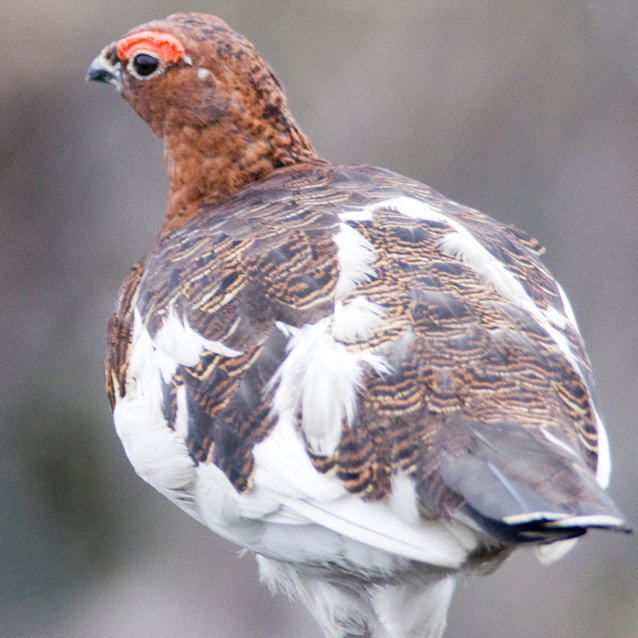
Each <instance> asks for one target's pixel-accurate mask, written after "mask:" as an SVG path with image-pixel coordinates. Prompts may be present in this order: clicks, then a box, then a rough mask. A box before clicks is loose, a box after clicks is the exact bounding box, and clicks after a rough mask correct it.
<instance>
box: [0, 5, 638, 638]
mask: <svg viewBox="0 0 638 638" xmlns="http://www.w3.org/2000/svg"><path fill="white" fill-rule="evenodd" d="M2 4H3V6H2V15H1V16H0V42H1V43H2V44H1V45H0V46H1V48H2V64H1V65H0V92H1V93H0V134H1V144H0V260H1V268H0V286H1V287H2V292H1V299H2V310H1V313H0V329H1V333H0V334H2V340H1V348H2V351H1V353H0V354H1V356H0V388H1V391H2V399H1V401H0V418H1V419H2V425H1V427H0V485H1V490H0V506H1V517H0V623H1V625H0V633H1V634H2V635H3V636H10V637H12V638H13V637H18V636H29V637H35V638H40V637H41V638H44V637H45V636H46V637H54V638H58V637H60V638H62V637H64V638H68V637H75V636H78V637H80V636H82V637H84V636H91V637H96V638H102V637H118V638H128V637H131V638H144V637H146V636H149V637H150V636H153V637H154V638H164V637H166V638H168V637H174V636H179V637H180V638H199V637H202V638H203V637H211V638H212V637H219V638H240V637H246V636H256V637H258V636H264V637H267V636H280V637H282V638H284V637H290V638H293V637H298V636H302V635H303V636H308V637H309V638H314V637H318V636H319V633H318V630H317V628H316V627H315V625H314V623H313V621H312V620H311V619H310V618H309V616H308V615H307V614H306V612H305V611H304V610H303V609H302V608H301V607H300V606H299V605H298V604H290V603H289V602H288V601H287V600H286V599H285V598H283V597H277V598H275V599H272V598H271V597H270V595H269V593H268V592H267V591H266V590H265V589H264V588H263V587H261V586H259V585H258V583H257V579H256V568H255V565H254V561H253V559H252V558H251V557H250V556H244V557H242V558H238V556H237V553H238V552H237V549H236V548H235V547H233V546H231V545H229V544H227V543H225V542H224V541H221V540H219V539H217V538H216V537H215V536H214V535H213V534H212V533H209V532H207V530H205V529H203V528H201V527H200V526H198V524H197V523H195V522H194V521H191V520H190V519H189V518H188V517H186V516H185V515H184V514H182V513H181V512H180V511H178V509H177V508H175V507H174V506H173V505H171V504H170V503H168V501H165V500H164V499H163V498H162V497H160V496H159V495H157V494H155V492H154V491H153V490H152V489H151V488H149V487H147V486H146V485H145V484H143V483H142V482H141V481H140V480H139V479H137V478H136V477H135V475H134V473H133V471H132V469H131V468H130V467H129V465H128V463H127V461H126V459H125V457H124V454H123V452H122V450H121V447H120V444H119V442H118V440H117V439H116V436H115V434H114V431H113V429H112V426H111V422H110V415H109V412H108V408H107V404H106V399H105V396H104V391H103V387H102V374H103V373H102V358H103V349H104V331H105V324H106V320H107V317H108V315H109V313H110V312H111V309H112V304H113V301H114V298H115V293H116V290H117V288H118V286H119V283H120V281H121V280H122V278H123V277H124V275H125V274H126V272H127V270H128V268H129V267H130V265H131V264H132V262H133V261H134V260H135V259H136V258H137V257H138V256H140V255H141V254H142V253H143V252H144V251H145V250H146V248H147V247H148V246H149V245H150V243H151V241H152V238H153V237H154V235H155V233H156V232H157V230H158V229H159V226H160V224H161V221H162V214H163V209H164V205H165V196H166V178H165V176H164V167H163V161H162V157H161V146H160V143H159V142H158V141H157V140H156V139H155V138H154V137H153V135H152V133H151V132H150V131H149V130H147V129H146V126H145V125H144V123H143V122H142V121H141V120H138V119H137V118H136V116H135V115H134V114H133V113H132V111H131V110H130V109H129V108H128V107H127V105H126V104H125V103H124V102H123V101H122V100H121V99H120V98H119V97H118V96H117V95H116V94H115V92H114V91H113V90H111V89H110V88H105V87H103V86H97V85H92V86H85V85H84V82H83V78H84V73H85V71H86V68H87V66H88V64H89V63H90V61H91V60H92V59H93V57H94V56H95V55H96V54H97V53H98V52H99V50H100V49H101V48H102V46H103V45H105V44H107V43H108V42H110V41H112V40H115V39H117V38H119V37H120V36H121V35H122V34H123V33H124V32H125V31H127V30H128V29H129V28H130V27H132V26H134V25H136V24H139V23H140V22H144V21H146V20H148V19H152V18H157V17H163V16H165V15H167V14H168V13H172V12H175V11H177V10H183V9H196V10H203V11H208V12H213V13H216V14H218V15H220V16H221V17H222V18H224V19H225V20H227V21H228V22H229V23H230V24H231V26H233V27H234V28H236V29H237V30H238V31H240V32H241V33H244V34H245V35H246V36H248V37H249V39H251V40H252V41H253V42H255V44H256V45H257V46H258V48H259V49H260V50H261V52H262V53H263V55H264V57H265V58H266V59H267V60H269V61H270V63H271V64H272V65H273V67H274V68H275V70H276V71H277V73H278V75H279V78H280V80H281V81H282V82H283V84H284V86H285V87H286V88H287V92H288V95H289V98H290V103H291V106H292V109H293V111H294V113H295V115H296V117H297V119H298V121H299V123H300V125H301V126H302V128H303V129H304V130H305V131H306V133H307V134H308V135H309V136H310V138H311V139H312V140H313V141H314V143H315V145H316V146H317V148H318V149H319V150H320V152H321V153H322V154H323V155H324V156H325V157H328V158H330V159H332V160H334V161H336V162H366V163H372V164H378V165H382V166H386V167H389V168H392V169H394V170H396V171H399V172H402V173H404V174H407V175H410V176H412V177H416V178H418V179H420V180H422V181H424V182H426V183H428V184H430V185H431V186H433V187H435V188H437V189H438V190H440V191H442V192H443V193H445V194H447V195H448V196H449V197H451V198H453V199H455V200H457V201H460V202H463V203H465V204H468V205H472V206H474V207H477V208H479V209H481V210H483V211H485V212H488V213H490V214H492V215H493V216H495V217H497V218H499V219H501V220H503V221H505V222H509V223H514V224H517V225H519V226H521V227H523V228H525V229H526V230H527V231H528V232H530V233H532V234H533V235H535V236H536V237H538V238H539V239H540V240H541V241H542V242H543V243H544V244H545V245H546V247H547V254H546V258H545V260H546V263H547V264H548V265H549V267H550V268H551V270H552V271H553V272H554V274H555V275H556V276H557V277H558V278H559V279H560V280H561V281H562V283H563V285H564V287H565V288H566V290H567V291H568V293H569V295H570V297H571V299H572V302H573V305H574V307H575V310H576V313H577V315H578V317H579V321H580V325H581V329H582V332H583V334H584V337H585V340H586V342H587V344H588V347H589V353H590V355H591V358H592V360H593V364H594V369H595V372H596V375H597V379H598V383H599V388H600V392H601V395H602V399H603V406H604V408H605V416H606V421H607V424H608V430H609V434H610V438H611V442H612V452H613V458H614V474H613V480H612V485H611V491H612V494H613V496H614V497H615V499H616V500H617V502H618V503H619V505H620V506H621V507H622V509H623V510H624V512H625V513H626V515H627V516H628V517H629V519H630V520H632V521H633V523H634V524H636V523H637V522H638V498H637V497H636V493H637V490H638V485H636V472H635V465H636V460H635V459H636V458H637V457H638V449H637V442H638V441H637V435H636V428H635V403H636V395H637V394H638V392H637V391H638V383H637V378H638V365H637V362H638V357H637V348H638V346H637V343H638V341H637V339H636V332H637V327H638V325H637V324H638V322H637V320H636V315H637V310H638V295H636V282H637V279H638V252H637V251H636V245H637V243H638V118H637V110H638V3H636V2H635V0H605V2H600V1H597V0H573V1H571V0H476V1H471V0H467V1H462V0H447V1H443V0H430V1H426V0H402V1H399V0H395V1H394V2H386V1H383V2H382V1H375V0H368V1H365V2H364V1H355V0H353V1H348V0H322V1H315V2H299V1H296V2H295V1H292V0H288V1H286V0H281V1H276V0H270V1H268V2H257V1H252V2H251V1H248V0H245V1H242V0H234V1H232V2H231V1H229V0H219V1H216V2H212V1H211V2H187V1H183V2H180V3H179V4H176V3H174V2H167V1H154V2H151V1H150V0H137V1H136V2H130V0H109V1H108V2H99V3H98V2H88V3H87V2H86V0H66V1H60V2H50V3H48V2H47V3H44V2H36V1H35V0H23V1H22V2H20V3H13V5H14V6H12V7H11V8H9V7H8V6H6V5H8V4H9V2H8V1H7V0H3V3H2ZM637 550H638V542H637V539H636V537H635V536H634V537H626V536H623V535H620V534H613V533H609V534H603V533H593V534H590V535H588V537H586V538H585V539H583V540H582V541H581V542H580V543H579V545H578V547H577V548H576V549H575V551H573V552H572V553H571V554H570V555H568V556H567V557H566V558H565V559H564V560H562V561H561V562H560V563H558V564H556V565H555V566H552V567H550V568H541V567H540V566H538V565H537V564H536V563H535V560H534V557H533V556H532V555H531V553H530V552H526V551H522V552H520V553H519V554H518V555H517V556H515V557H513V558H512V559H510V560H509V561H507V562H506V563H505V564H504V565H503V566H502V567H501V568H500V569H499V570H498V571H497V572H496V573H495V574H493V575H491V576H489V577H486V578H483V577H474V578H469V579H467V580H465V581H462V582H461V583H460V585H459V587H458V590H457V595H456V597H455V599H454V602H453V604H452V608H451V612H450V621H449V630H448V633H447V636H449V637H450V638H454V637H456V638H460V637H462V636H463V637H469V636H471V637H472V638H481V637H483V636H490V637H491V638H505V637H508V638H509V637H511V636H517V637H518V638H532V637H537V636H560V637H561V638H575V637H576V636H578V637H579V638H594V637H596V638H598V637H603V636H605V637H606V636H614V637H619V638H629V637H634V638H635V636H637V635H638V575H637V574H638V551H637Z"/></svg>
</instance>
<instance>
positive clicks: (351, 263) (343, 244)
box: [333, 224, 377, 299]
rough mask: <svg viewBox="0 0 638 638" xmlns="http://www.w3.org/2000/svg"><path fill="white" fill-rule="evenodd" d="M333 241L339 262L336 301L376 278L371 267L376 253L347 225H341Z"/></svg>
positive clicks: (364, 239)
mask: <svg viewBox="0 0 638 638" xmlns="http://www.w3.org/2000/svg"><path fill="white" fill-rule="evenodd" d="M333 239H334V242H335V243H336V244H337V249H338V250H337V260H338V262H339V279H338V280H337V286H336V288H335V295H336V298H337V299H343V297H345V296H346V295H348V294H350V293H351V292H352V291H353V290H354V289H355V288H356V287H357V286H358V285H359V284H362V283H364V282H366V281H370V280H371V279H373V278H374V277H376V274H377V273H376V270H375V269H374V268H373V267H372V265H371V264H372V263H373V262H374V260H375V258H376V253H375V250H374V248H373V246H372V244H371V243H370V242H369V241H368V240H367V239H366V238H365V237H364V236H363V235H362V234H361V233H359V232H357V231H356V230H355V229H354V228H352V227H350V226H348V224H341V225H340V227H339V232H338V233H337V234H336V235H335V236H334V238H333Z"/></svg>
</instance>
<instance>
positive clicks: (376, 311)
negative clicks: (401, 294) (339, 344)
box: [332, 295, 387, 343]
mask: <svg viewBox="0 0 638 638" xmlns="http://www.w3.org/2000/svg"><path fill="white" fill-rule="evenodd" d="M386 315H387V312H386V310H385V308H383V307H382V306H380V305H379V304H376V303H373V302H372V301H369V300H368V298H367V297H366V296H365V295H361V296H359V297H355V298H354V299H353V300H352V301H350V302H349V303H343V302H342V301H337V302H336V303H335V310H334V315H333V321H332V334H333V336H334V337H335V339H339V340H340V341H345V342H346V343H352V342H354V341H357V340H359V339H368V338H370V337H371V336H372V335H373V333H374V332H375V331H376V330H378V329H379V328H381V327H382V326H383V321H384V319H385V317H386Z"/></svg>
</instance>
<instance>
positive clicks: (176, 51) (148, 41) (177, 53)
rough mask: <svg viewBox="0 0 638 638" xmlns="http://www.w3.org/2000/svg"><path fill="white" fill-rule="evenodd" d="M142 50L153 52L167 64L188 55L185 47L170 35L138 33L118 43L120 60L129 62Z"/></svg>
mask: <svg viewBox="0 0 638 638" xmlns="http://www.w3.org/2000/svg"><path fill="white" fill-rule="evenodd" d="M140 49H146V50H147V51H153V52H155V53H157V54H158V55H159V56H160V57H161V58H162V59H163V60H165V61H166V62H177V61H178V60H181V59H182V58H183V57H184V55H185V54H186V49H185V48H184V45H183V44H182V43H181V42H180V41H179V40H178V39H177V38H176V37H175V36H174V35H171V34H170V33H164V32H162V31H138V32H137V33H132V34H131V35H127V36H126V37H125V38H122V39H121V40H120V41H119V42H118V43H117V57H118V58H119V59H120V60H128V59H129V58H130V57H131V56H132V55H133V54H134V53H135V52H136V51H139V50H140Z"/></svg>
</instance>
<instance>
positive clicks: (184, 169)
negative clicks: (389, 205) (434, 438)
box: [161, 118, 323, 236]
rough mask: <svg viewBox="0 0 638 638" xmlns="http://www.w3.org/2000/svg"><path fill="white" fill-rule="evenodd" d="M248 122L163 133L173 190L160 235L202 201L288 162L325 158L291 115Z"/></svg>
mask: <svg viewBox="0 0 638 638" xmlns="http://www.w3.org/2000/svg"><path fill="white" fill-rule="evenodd" d="M250 124H251V125H250V126H247V125H246V122H237V121H234V120H231V119H230V118H229V119H228V121H221V122H219V121H218V122H216V123H214V124H212V125H210V126H208V127H204V128H198V127H194V126H193V127H189V126H183V127H180V129H179V130H178V131H176V132H174V133H169V134H167V135H165V136H164V148H165V152H164V157H165V159H166V165H167V169H168V176H169V181H170V192H169V199H168V209H167V215H166V220H165V222H164V225H163V227H162V232H161V234H162V236H165V235H167V234H168V233H170V232H172V231H174V230H176V229H177V228H179V227H180V226H182V225H183V224H184V223H186V222H187V221H188V220H189V219H191V218H192V217H194V216H195V215H197V214H198V213H199V212H200V210H201V204H202V202H203V201H204V200H206V203H208V204H214V203H215V202H217V201H220V200H222V199H225V198H227V197H228V196H230V195H232V194H233V193H236V192H237V191H239V190H240V189H242V188H243V187H245V186H247V185H248V184H250V183H251V182H254V181H257V180H260V179H264V178H265V177H266V176H268V175H269V174H270V173H272V172H273V171H275V170H276V169H278V168H281V167H284V166H291V165H294V164H301V163H322V162H323V160H321V159H320V158H319V156H318V155H317V153H316V151H315V150H314V148H313V147H312V145H311V144H310V142H309V141H308V139H307V138H306V137H305V136H304V134H303V133H302V132H301V131H300V130H299V128H298V127H297V125H296V124H295V123H294V121H293V120H292V118H291V119H290V120H289V121H285V122H284V123H283V125H282V123H281V121H279V122H278V123H277V125H274V124H272V123H264V122H263V120H262V121H255V120H254V121H253V122H251V123H250Z"/></svg>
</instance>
